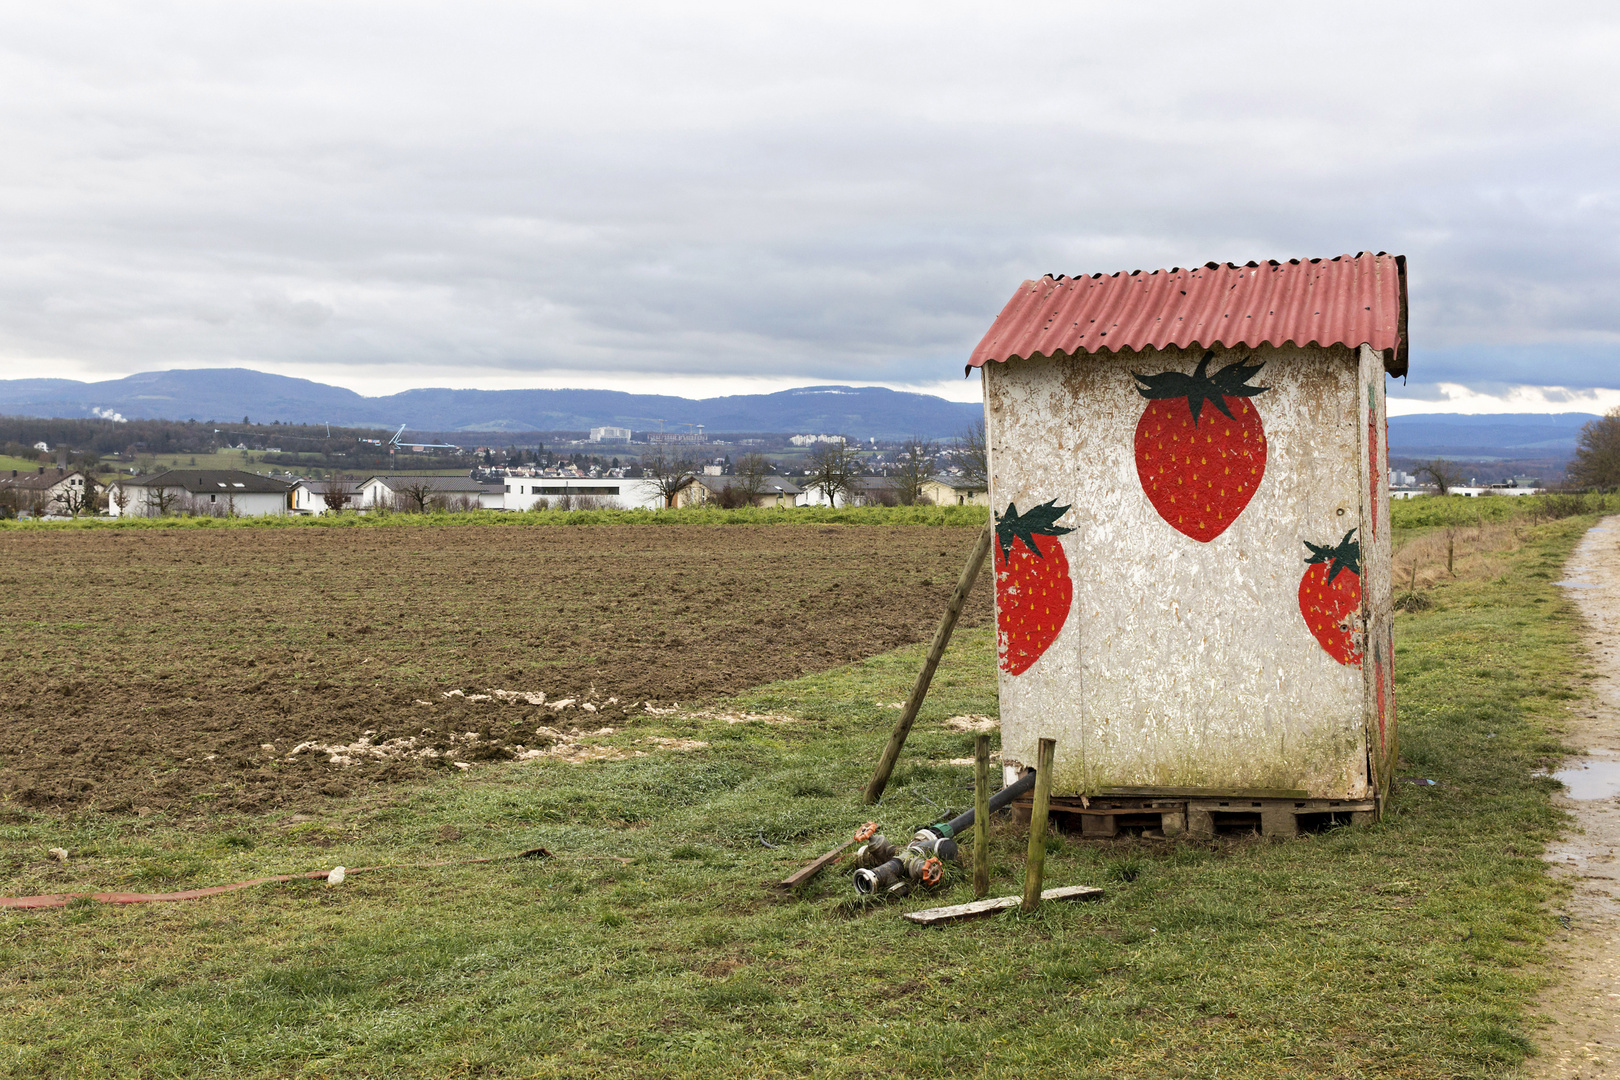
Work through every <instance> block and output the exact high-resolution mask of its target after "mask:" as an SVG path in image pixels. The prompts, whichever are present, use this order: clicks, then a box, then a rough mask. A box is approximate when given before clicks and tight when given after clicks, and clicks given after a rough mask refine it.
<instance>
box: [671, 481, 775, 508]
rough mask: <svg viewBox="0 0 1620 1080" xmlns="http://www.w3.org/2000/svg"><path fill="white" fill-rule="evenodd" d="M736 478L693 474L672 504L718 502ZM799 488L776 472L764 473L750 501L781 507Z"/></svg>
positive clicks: (771, 506) (713, 503)
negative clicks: (772, 474)
mask: <svg viewBox="0 0 1620 1080" xmlns="http://www.w3.org/2000/svg"><path fill="white" fill-rule="evenodd" d="M739 482H740V481H739V480H738V478H737V477H735V476H710V475H708V474H707V473H705V474H704V475H703V476H694V477H693V478H692V482H691V483H689V484H687V485H686V486H685V487H683V488H682V489H681V490H680V491H679V492H677V493H676V495H675V505H676V506H711V505H712V506H718V505H720V504H721V503H722V502H723V501H724V496H723V492H724V491H725V490H726V488H728V487H735V486H736V485H737V484H738V483H739ZM802 494H803V492H802V491H801V490H800V488H799V486H798V485H797V484H795V483H794V482H793V481H791V480H788V479H786V478H784V477H780V476H767V477H764V478H763V479H762V480H761V482H760V487H759V494H758V495H755V496H754V502H753V505H754V506H756V507H759V508H760V509H767V508H775V509H782V508H784V507H790V506H794V505H797V502H796V500H797V499H798V498H799V496H800V495H802Z"/></svg>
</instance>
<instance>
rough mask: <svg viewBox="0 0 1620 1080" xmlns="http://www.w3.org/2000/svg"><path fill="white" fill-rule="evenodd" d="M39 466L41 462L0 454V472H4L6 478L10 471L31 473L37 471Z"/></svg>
mask: <svg viewBox="0 0 1620 1080" xmlns="http://www.w3.org/2000/svg"><path fill="white" fill-rule="evenodd" d="M40 465H41V462H39V461H37V460H35V459H33V458H20V457H12V456H11V455H10V454H0V470H4V473H5V475H6V476H10V475H11V470H12V469H16V470H17V471H18V472H33V471H34V470H36V469H38V468H39V467H40Z"/></svg>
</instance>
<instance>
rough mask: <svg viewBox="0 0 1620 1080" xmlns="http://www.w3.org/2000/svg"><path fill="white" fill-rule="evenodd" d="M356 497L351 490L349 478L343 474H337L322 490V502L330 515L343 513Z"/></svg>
mask: <svg viewBox="0 0 1620 1080" xmlns="http://www.w3.org/2000/svg"><path fill="white" fill-rule="evenodd" d="M354 497H355V496H354V493H353V492H351V491H350V490H349V478H348V477H346V476H344V475H343V474H342V473H337V474H335V475H334V476H333V477H332V478H331V479H330V480H328V481H327V482H326V487H325V488H323V489H322V490H321V502H323V503H325V504H326V512H327V513H328V514H341V513H343V511H344V510H345V509H346V508H347V507H348V505H349V503H350V502H352V501H353V500H354Z"/></svg>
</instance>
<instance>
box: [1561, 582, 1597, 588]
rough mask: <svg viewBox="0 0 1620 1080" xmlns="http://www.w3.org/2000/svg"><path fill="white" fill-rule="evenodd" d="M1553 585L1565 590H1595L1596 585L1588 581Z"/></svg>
mask: <svg viewBox="0 0 1620 1080" xmlns="http://www.w3.org/2000/svg"><path fill="white" fill-rule="evenodd" d="M1553 584H1554V585H1562V586H1563V587H1564V588H1566V589H1595V588H1597V586H1596V585H1594V584H1592V583H1591V582H1590V581H1555V582H1553Z"/></svg>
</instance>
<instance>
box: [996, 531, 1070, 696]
mask: <svg viewBox="0 0 1620 1080" xmlns="http://www.w3.org/2000/svg"><path fill="white" fill-rule="evenodd" d="M1056 502H1057V500H1056V499H1050V500H1048V501H1047V502H1044V503H1042V504H1041V505H1040V506H1037V507H1035V508H1034V509H1033V510H1030V511H1028V512H1027V513H1023V514H1020V513H1019V512H1018V507H1017V505H1016V504H1013V503H1008V504H1007V512H1006V513H1005V514H1003V515H1001V516H1000V517H999V518H997V520H996V653H997V655H998V656H999V658H1000V661H1001V670H1003V671H1006V672H1008V673H1010V674H1013V675H1022V674H1023V673H1024V672H1025V671H1027V670H1029V666H1030V665H1031V664H1033V663H1034V662H1035V661H1037V660H1039V659H1040V658H1041V654H1042V653H1044V652H1045V651H1046V650H1047V649H1048V648H1050V647H1051V645H1052V642H1054V641H1056V640H1057V636H1058V632H1059V631H1060V630H1062V629H1063V624H1064V623H1065V622H1066V621H1067V620H1068V618H1069V604H1070V602H1071V601H1072V600H1073V599H1074V584H1073V582H1071V581H1070V580H1069V557H1068V556H1067V555H1065V554H1063V545H1062V544H1060V543H1059V542H1058V537H1059V536H1061V535H1063V534H1064V533H1066V532H1073V531H1074V530H1073V529H1070V528H1067V527H1065V526H1062V525H1059V524H1057V519H1058V518H1060V517H1062V516H1063V515H1064V514H1066V513H1067V512H1068V510H1069V508H1068V507H1067V506H1055V505H1053V504H1054V503H1056Z"/></svg>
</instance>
